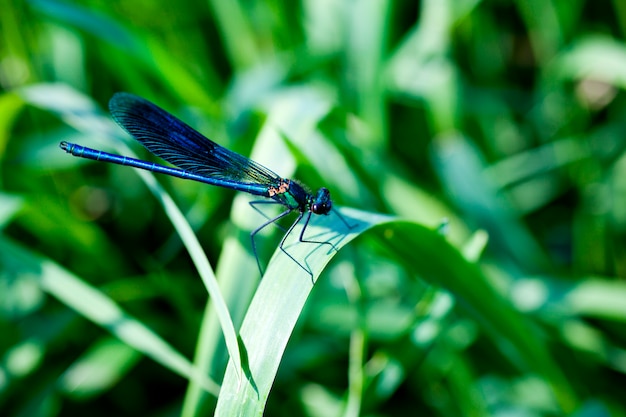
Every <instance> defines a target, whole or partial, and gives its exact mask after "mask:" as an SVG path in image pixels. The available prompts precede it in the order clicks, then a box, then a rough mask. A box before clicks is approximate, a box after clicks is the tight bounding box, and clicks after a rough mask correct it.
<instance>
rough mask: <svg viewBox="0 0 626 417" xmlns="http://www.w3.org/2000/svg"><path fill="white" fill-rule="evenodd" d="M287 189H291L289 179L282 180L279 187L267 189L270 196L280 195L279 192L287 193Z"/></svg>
mask: <svg viewBox="0 0 626 417" xmlns="http://www.w3.org/2000/svg"><path fill="white" fill-rule="evenodd" d="M287 191H289V180H286V181H282V182H281V183H280V185H279V186H278V188H277V187H270V188H269V189H268V190H267V192H268V194H269V195H270V197H274V196H275V195H278V194H285V193H286V192H287Z"/></svg>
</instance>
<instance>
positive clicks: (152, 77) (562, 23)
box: [0, 0, 626, 416]
mask: <svg viewBox="0 0 626 417" xmlns="http://www.w3.org/2000/svg"><path fill="white" fill-rule="evenodd" d="M0 31H1V35H0V230H1V235H0V248H1V249H2V253H1V254H0V332H1V334H2V335H3V336H2V337H1V338H0V358H1V359H0V410H1V411H2V415H7V416H18V415H29V416H31V415H41V416H52V415H64V416H72V415H85V414H88V415H94V416H98V415H138V414H139V415H179V414H181V413H182V414H183V415H186V416H191V415H210V414H212V413H213V412H214V411H213V410H214V409H215V408H216V404H217V402H218V401H219V402H220V405H219V409H220V411H219V413H222V414H228V413H234V412H235V411H236V410H237V408H236V407H235V406H236V405H239V407H240V408H239V409H240V410H244V409H246V410H247V411H248V412H251V411H250V410H257V411H258V410H262V409H264V408H265V410H266V414H267V415H272V416H274V415H278V416H280V415H285V416H293V415H306V416H329V415H345V416H353V415H381V416H382V415H385V416H402V415H409V414H410V415H416V414H425V415H437V416H438V415H490V416H491V415H511V414H515V415H528V416H544V415H546V416H552V415H578V416H605V415H606V416H609V415H611V416H626V407H625V406H624V403H623V399H622V398H623V386H624V385H625V384H626V380H625V379H626V378H625V375H624V374H625V372H626V366H625V365H624V359H623V358H624V352H625V349H626V340H625V338H624V336H623V335H624V321H625V320H626V307H625V306H626V302H625V301H624V300H626V285H625V284H624V277H626V256H625V255H626V243H625V242H626V239H625V238H626V214H625V213H626V172H625V170H626V165H625V161H626V160H625V158H624V155H625V153H624V150H625V149H626V142H625V141H624V139H623V138H624V136H625V131H626V122H625V120H626V117H624V116H625V113H626V106H625V104H626V101H625V97H624V93H623V91H622V90H623V89H624V86H625V84H626V81H625V80H626V44H625V43H624V36H625V33H626V32H625V31H626V7H624V5H623V4H622V2H620V1H614V2H605V3H594V2H591V1H584V0H576V1H570V2H556V1H538V0H524V1H523V0H518V1H512V2H503V1H497V0H484V1H478V0H445V1H423V2H408V1H398V2H393V3H391V2H375V1H372V0H359V1H355V2H346V1H340V0H324V1H317V2H316V1H312V0H305V1H302V2H277V1H253V0H249V1H230V2H222V1H211V2H206V3H202V2H185V1H183V2H178V3H175V4H174V3H167V2H162V1H139V2H132V3H131V2H121V1H112V2H102V1H93V0H89V1H85V2H80V3H79V2H65V1H63V2H62V1H56V0H30V1H27V2H20V1H16V0H8V1H7V2H5V4H3V7H2V13H0ZM117 91H129V92H132V93H134V94H137V95H141V96H143V97H146V98H148V99H149V100H151V101H154V102H156V103H158V104H159V105H161V106H163V107H164V108H167V109H169V110H171V111H172V112H173V113H175V114H176V115H177V116H179V117H181V118H182V119H183V120H185V121H186V122H187V123H188V124H190V125H192V126H194V127H196V128H198V129H199V130H200V131H202V132H203V133H205V134H206V135H207V136H209V137H211V138H212V139H214V140H215V141H217V142H218V143H220V144H223V145H224V146H227V147H228V148H230V149H233V150H235V151H237V152H240V153H242V154H244V155H252V157H253V158H254V159H255V160H258V161H259V162H261V163H263V164H264V165H266V166H268V167H270V168H271V169H272V170H274V171H276V172H278V173H280V174H281V175H284V176H286V177H294V178H298V179H300V180H302V182H303V183H305V184H309V185H310V186H312V187H313V188H317V187H319V186H322V185H324V186H327V187H328V188H329V189H331V192H332V193H333V198H334V201H335V203H336V204H339V205H346V206H353V207H358V208H360V209H362V210H366V211H370V212H377V213H385V214H390V215H394V216H398V218H402V219H404V220H402V221H397V220H393V219H394V218H393V217H392V218H390V220H384V221H382V220H373V219H374V218H376V219H378V217H372V218H371V220H363V221H364V222H365V223H366V224H367V225H371V226H375V225H378V227H376V228H374V229H373V230H371V231H369V232H367V233H363V235H362V236H360V237H359V238H358V239H357V240H355V241H353V242H351V243H350V244H349V245H347V246H346V247H344V248H342V250H341V252H340V253H339V254H337V256H336V257H335V259H334V260H333V261H332V262H331V263H330V264H329V265H328V266H327V267H326V268H324V272H323V274H322V275H321V277H320V279H319V281H317V282H316V283H315V286H312V288H306V286H307V285H309V286H310V285H311V282H310V281H307V282H302V283H301V284H300V282H299V281H297V280H298V279H300V278H299V277H297V276H291V275H290V274H291V273H290V272H288V271H289V270H290V269H289V268H290V267H289V266H288V265H285V264H281V263H280V262H281V260H280V259H275V260H274V261H275V262H276V263H275V264H274V267H275V268H274V269H275V270H277V271H278V272H277V273H276V275H273V276H272V278H273V277H274V276H275V277H276V281H273V280H269V279H267V277H266V279H265V280H263V283H262V284H261V286H259V278H260V277H259V276H258V271H257V270H256V265H255V262H254V259H253V256H252V255H251V253H250V248H249V237H248V233H249V231H250V230H252V229H253V228H254V227H255V226H257V225H258V224H259V223H260V221H261V218H260V216H258V217H257V216H256V215H255V213H254V212H253V211H252V210H250V209H249V207H248V206H247V201H248V200H247V198H246V196H242V195H235V193H233V192H230V191H228V190H222V189H217V188H216V187H207V186H204V185H202V184H196V183H192V182H186V181H181V180H178V179H172V178H164V177H159V178H158V181H159V183H160V184H161V185H162V187H163V189H164V190H165V191H164V192H163V193H161V194H160V193H156V196H157V198H155V197H154V195H153V194H152V193H151V191H150V188H149V187H146V185H145V184H144V183H143V182H142V180H141V179H140V177H139V176H138V175H136V173H135V172H133V170H131V169H129V168H125V167H118V166H104V165H103V164H97V163H92V162H86V161H80V160H78V159H77V158H70V157H68V156H67V155H66V154H64V153H63V152H62V151H60V150H59V149H58V142H59V141H60V140H70V141H73V142H78V143H80V144H82V145H85V146H90V147H98V148H102V149H105V150H109V151H114V152H121V150H120V149H124V147H123V145H122V143H123V141H125V140H127V138H124V137H123V136H122V135H121V131H120V130H119V129H118V128H117V127H116V126H114V124H112V123H111V122H110V119H109V117H108V115H107V113H106V111H104V110H103V109H106V103H107V101H108V99H109V98H110V97H111V95H112V94H113V93H114V92H117ZM127 143H128V144H129V145H130V146H131V147H132V148H133V149H134V150H135V152H137V153H138V154H139V155H140V156H142V157H144V158H151V156H150V155H147V154H146V152H145V151H143V150H142V149H140V147H138V146H136V144H135V143H132V140H128V142H127ZM167 195H170V196H171V197H172V198H173V200H174V201H175V202H176V204H177V206H178V207H179V208H180V210H181V211H182V213H183V214H184V215H185V217H186V219H187V221H188V222H189V224H190V225H191V228H192V229H193V231H194V232H195V235H196V236H197V238H198V240H199V242H200V243H201V245H202V248H203V249H204V253H205V254H206V257H207V258H208V260H209V261H210V263H211V265H213V266H214V267H215V270H216V274H215V275H216V276H217V279H218V281H219V283H220V286H221V295H222V296H223V297H224V299H225V302H226V303H227V304H228V311H229V313H230V316H231V317H232V320H233V323H234V326H235V328H236V329H238V328H239V326H240V325H241V323H242V322H244V323H245V324H244V325H243V329H244V330H242V336H241V337H242V338H241V340H240V346H239V347H240V348H241V350H242V354H243V363H242V366H243V369H244V370H245V369H246V366H247V365H250V369H251V370H254V369H256V368H255V367H254V366H255V365H254V364H255V362H254V361H255V360H257V359H255V356H260V357H261V358H260V359H259V360H261V363H263V359H266V358H269V357H271V355H270V353H272V352H273V354H275V358H274V359H272V360H273V361H274V362H272V363H271V364H266V365H267V366H266V368H261V372H263V374H262V375H261V377H260V378H257V379H256V380H258V381H262V384H265V385H266V386H264V387H262V389H261V386H257V388H258V389H259V390H260V391H257V394H259V396H258V397H259V398H255V399H254V405H253V406H250V407H248V406H247V405H245V404H244V403H241V402H238V401H239V400H240V399H241V398H238V397H236V395H247V394H245V393H246V392H248V393H249V391H245V390H242V391H238V390H237V389H233V388H232V387H237V388H239V387H241V385H240V384H241V383H242V382H241V379H240V378H241V376H239V377H237V376H235V378H234V379H232V378H231V376H229V375H230V370H229V371H228V372H227V373H226V380H225V381H224V387H227V388H225V389H224V390H223V391H222V392H221V393H220V397H219V400H218V397H216V393H217V389H215V387H214V386H213V385H212V383H213V382H212V381H215V382H217V383H221V381H222V379H223V378H224V372H225V369H226V366H227V359H228V355H227V353H226V349H225V347H224V343H223V340H224V339H223V336H222V330H221V328H220V326H219V324H218V321H217V318H216V316H215V310H214V308H213V305H214V301H215V298H214V299H213V301H212V300H210V299H209V301H208V303H207V299H208V298H207V296H206V289H205V287H204V286H203V285H202V281H201V280H200V279H198V278H199V273H198V270H197V269H196V267H195V266H194V262H195V264H196V265H198V261H197V256H198V255H197V254H195V255H193V257H192V256H190V255H188V252H187V250H186V249H185V245H188V239H189V236H185V234H184V233H180V228H178V227H172V226H171V222H170V220H169V219H170V218H171V217H170V216H171V215H170V214H168V213H170V211H168V209H165V210H164V209H163V207H162V206H161V204H160V202H161V201H162V200H163V198H164V197H163V196H167ZM363 216H364V217H362V218H363V219H367V217H365V215H363ZM442 222H443V223H444V224H446V226H444V227H442V228H441V229H440V230H441V233H443V234H444V236H443V237H441V236H439V235H438V232H436V231H435V230H436V229H438V227H439V226H440V225H441V224H442ZM333 230H335V228H334V226H333ZM275 232H276V231H275ZM279 238H280V235H279V234H278V233H271V234H268V235H267V236H264V237H263V239H262V242H261V244H262V260H263V262H264V263H267V261H268V260H269V259H270V256H271V253H272V252H273V250H274V248H275V246H276V244H277V242H278V239H279ZM191 252H192V253H193V251H191ZM202 256H203V255H202ZM324 256H325V258H324V259H326V258H329V257H330V255H324ZM277 258H279V257H277ZM274 261H273V262H274ZM283 265H285V266H284V267H283ZM320 265H321V264H320ZM198 269H200V270H202V267H198ZM281 270H283V274H282V276H281V273H280V271H281ZM205 274H206V271H205V272H203V273H202V277H203V279H205V282H206V279H207V278H206V276H205ZM289 278H292V280H291V281H290V280H289ZM281 279H282V280H285V281H284V282H286V283H288V284H290V283H291V284H292V285H293V286H294V288H291V287H290V289H287V288H285V290H284V294H281V291H280V290H278V291H277V290H273V291H269V289H272V285H274V284H273V283H276V282H283V281H280V280H281ZM294 282H295V283H294ZM257 288H258V289H257ZM83 291H84V292H83ZM309 291H310V295H309ZM255 294H256V295H255ZM296 294H304V295H303V296H304V299H305V300H306V297H307V296H308V300H307V301H306V304H305V305H304V308H303V310H301V308H302V307H296V306H295V305H292V306H291V307H290V308H289V304H288V303H289V302H290V301H292V298H291V297H296ZM281 295H282V297H281ZM91 297H93V298H91ZM253 297H256V298H255V301H253V302H252V305H253V307H251V310H250V312H249V316H248V317H245V318H244V316H245V314H246V311H247V310H248V306H249V305H250V303H251V300H252V298H253ZM294 299H295V298H294ZM283 302H286V303H287V307H288V310H287V311H288V312H289V314H290V316H289V318H287V317H284V322H281V321H280V320H277V321H276V322H271V323H264V322H262V321H260V318H261V317H264V316H263V314H265V313H268V312H271V311H280V310H279V308H282V307H280V305H281V303H283ZM303 302H304V301H303ZM98 303H104V304H98ZM264 303H265V304H266V306H267V307H266V308H265V306H264ZM83 304H84V306H83V307H81V305H83ZM98 306H106V307H98ZM108 309H111V310H108ZM116 309H119V312H120V316H119V317H122V319H120V320H119V322H118V321H115V320H114V321H111V320H110V319H111V317H113V316H107V317H108V319H106V320H104V319H103V318H102V317H100V319H98V314H105V313H106V312H107V311H108V312H109V313H110V312H111V311H118V310H116ZM103 310H104V311H103ZM218 310H219V309H218ZM115 317H118V316H115ZM255 319H256V320H255ZM295 319H297V323H296V322H295ZM116 320H117V319H116ZM292 321H293V322H292ZM123 323H124V324H129V323H132V325H133V326H136V327H133V329H134V330H133V331H131V332H130V333H124V332H119V329H120V328H124V327H123V326H121V325H122V324H123ZM98 324H99V325H100V326H102V327H100V326H98ZM294 325H295V329H294V330H293V334H292V335H291V338H289V334H291V330H292V328H291V326H294ZM116 326H119V327H116ZM107 329H108V330H109V331H110V332H111V333H109V332H107V331H106V330H107ZM112 329H113V330H112ZM255 332H256V333H255ZM263 333H265V334H266V335H268V334H269V335H274V334H275V335H278V334H281V335H282V336H280V337H282V338H283V339H281V340H283V341H284V342H285V343H286V340H287V339H289V344H288V345H287V346H286V348H285V350H284V353H283V352H282V351H272V352H269V351H268V353H267V355H266V354H265V351H261V350H257V351H255V350H254V349H255V348H258V349H261V348H262V347H261V345H257V344H255V343H256V342H250V340H258V339H255V337H258V336H262V335H263ZM249 338H251V339H249ZM276 338H278V336H276ZM275 342H278V341H277V340H275ZM283 348H284V346H283ZM145 355H147V356H148V357H151V358H152V359H154V360H148V359H145V358H144V356H145ZM248 360H249V361H250V362H249V363H247V362H246V361H248ZM191 364H193V365H191ZM278 364H280V368H278V371H277V373H276V374H274V373H275V372H276V368H277V367H278ZM232 365H234V366H238V365H237V364H232ZM232 365H231V366H232ZM273 366H275V367H273ZM193 367H195V368H194V369H197V370H199V371H200V374H196V375H195V377H194V372H193V371H192V368H193ZM180 375H185V377H183V378H181V376H180ZM235 375H236V374H235ZM205 377H207V378H208V379H205ZM202 386H204V389H203V388H202ZM270 387H271V391H269V389H270ZM253 391H254V390H253ZM268 391H269V397H267V398H265V397H264V396H267V393H268ZM266 400H267V404H266V403H265V401H266ZM233 403H234V405H233Z"/></svg>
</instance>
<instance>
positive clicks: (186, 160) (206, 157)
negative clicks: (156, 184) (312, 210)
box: [109, 93, 280, 184]
mask: <svg viewBox="0 0 626 417" xmlns="http://www.w3.org/2000/svg"><path fill="white" fill-rule="evenodd" d="M109 109H110V111H111V115H112V116H113V119H114V120H115V121H116V122H117V123H118V124H119V125H120V126H122V127H123V128H124V130H126V131H127V132H128V133H130V134H131V136H133V137H134V138H135V139H137V140H138V141H139V142H141V144H142V145H143V146H145V147H146V148H147V149H148V150H149V151H150V152H152V153H153V154H155V155H157V156H158V157H160V158H163V159H165V160H166V161H168V162H169V163H171V164H174V165H176V166H177V167H179V168H181V169H184V170H186V171H189V172H192V173H194V174H198V175H202V176H206V177H210V178H219V179H224V180H230V181H238V182H243V183H252V184H273V183H276V182H277V181H279V180H280V177H279V176H278V175H276V174H275V173H273V172H272V171H270V170H269V169H267V168H265V167H264V166H263V165H261V164H258V163H256V162H254V161H252V160H251V159H248V158H246V157H245V156H242V155H239V154H237V153H235V152H233V151H229V150H228V149H226V148H224V147H223V146H220V145H218V144H217V143H215V142H213V141H212V140H210V139H208V138H207V137H205V136H203V135H202V134H200V133H198V132H197V131H196V130H195V129H193V128H191V127H190V126H188V125H187V124H186V123H184V122H182V121H181V120H179V119H177V118H176V117H174V116H172V115H171V114H169V113H168V112H166V111H165V110H163V109H161V108H160V107H158V106H157V105H155V104H152V103H151V102H149V101H148V100H145V99H143V98H141V97H138V96H135V95H133V94H129V93H116V94H115V95H114V96H113V97H112V98H111V101H110V102H109Z"/></svg>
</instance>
